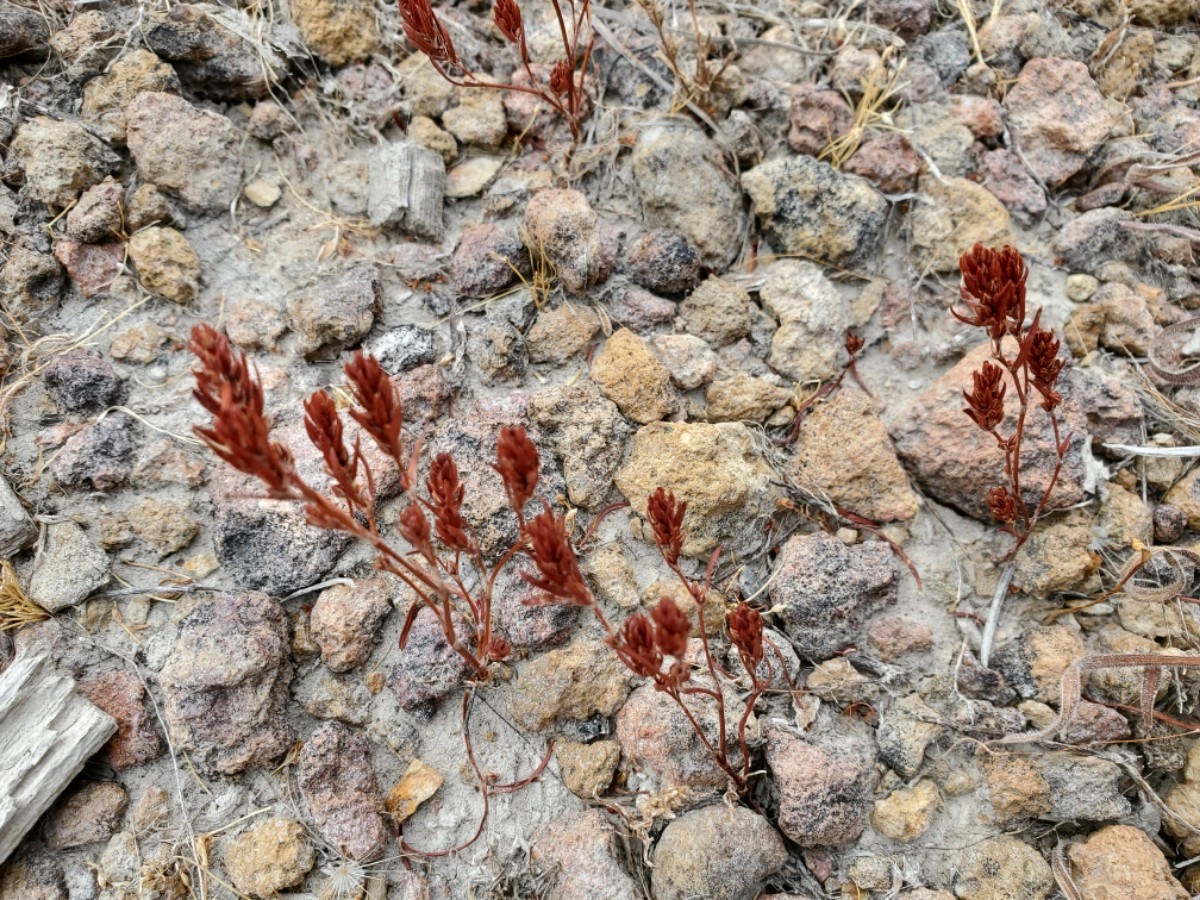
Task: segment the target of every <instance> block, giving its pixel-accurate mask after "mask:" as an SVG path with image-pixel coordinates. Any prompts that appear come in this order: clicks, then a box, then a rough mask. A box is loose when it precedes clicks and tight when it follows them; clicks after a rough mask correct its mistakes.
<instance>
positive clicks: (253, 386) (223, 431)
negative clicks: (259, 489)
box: [188, 323, 295, 499]
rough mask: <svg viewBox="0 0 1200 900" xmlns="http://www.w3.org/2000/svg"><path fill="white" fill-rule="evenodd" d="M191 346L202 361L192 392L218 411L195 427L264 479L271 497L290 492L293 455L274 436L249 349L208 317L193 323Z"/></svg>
mask: <svg viewBox="0 0 1200 900" xmlns="http://www.w3.org/2000/svg"><path fill="white" fill-rule="evenodd" d="M188 348H189V349H190V350H191V351H192V353H193V354H195V356H196V359H197V360H198V361H199V363H200V367H199V368H197V369H194V370H193V372H192V374H193V375H194V376H195V378H196V388H195V390H194V391H193V392H192V396H193V397H195V398H196V400H197V402H199V404H200V405H201V406H202V407H204V409H206V410H207V411H208V412H209V413H211V414H212V416H213V422H212V425H211V426H210V427H208V428H201V427H196V428H195V429H194V430H195V432H196V434H197V435H198V436H199V437H200V439H201V440H203V441H204V443H205V444H207V445H208V447H209V449H211V450H212V451H213V452H214V453H215V454H216V455H217V456H218V457H220V458H221V459H222V460H224V461H225V462H226V463H228V464H229V465H231V466H232V467H233V468H235V469H237V470H238V471H239V472H242V473H244V474H246V475H251V476H253V477H255V478H257V479H258V480H259V481H261V482H262V483H263V484H264V485H265V486H266V488H267V495H268V496H269V497H271V498H274V499H287V498H290V497H291V496H292V488H291V484H292V480H293V479H294V478H295V469H294V466H293V463H292V455H291V453H290V452H289V451H288V449H287V448H286V447H285V446H283V445H282V444H280V443H278V442H275V441H272V440H271V439H270V430H271V429H270V426H269V425H268V424H267V419H266V416H265V415H264V414H263V392H262V385H261V384H260V383H259V381H258V378H257V377H256V376H255V375H254V374H253V373H252V372H251V371H250V364H249V363H248V362H247V361H246V355H245V354H244V353H239V352H237V351H235V350H234V349H233V347H232V346H231V345H230V343H229V339H228V338H227V337H225V335H223V334H221V333H220V332H218V331H217V330H216V329H215V328H213V327H212V326H211V325H207V324H204V323H200V324H198V325H196V326H195V327H194V328H192V334H191V340H190V341H189V342H188Z"/></svg>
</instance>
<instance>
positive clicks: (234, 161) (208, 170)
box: [125, 91, 242, 213]
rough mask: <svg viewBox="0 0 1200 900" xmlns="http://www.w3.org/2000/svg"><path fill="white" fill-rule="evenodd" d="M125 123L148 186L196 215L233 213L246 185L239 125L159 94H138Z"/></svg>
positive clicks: (171, 96) (131, 151)
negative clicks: (243, 183) (179, 202)
mask: <svg viewBox="0 0 1200 900" xmlns="http://www.w3.org/2000/svg"><path fill="white" fill-rule="evenodd" d="M125 118H126V133H125V138H126V142H127V143H128V145H129V152H130V154H132V156H133V160H134V162H135V163H136V164H137V170H138V175H140V176H141V177H142V179H143V180H144V181H148V182H150V183H151V184H154V185H156V186H158V187H159V188H161V189H162V190H163V191H165V192H166V193H168V194H171V195H172V196H175V197H177V198H179V200H180V201H182V202H183V204H184V205H185V206H186V207H187V208H188V209H189V210H191V211H192V212H196V213H221V212H226V211H228V209H229V207H230V204H232V203H233V201H234V199H236V197H237V195H238V188H239V187H240V185H241V180H242V164H241V159H240V156H239V154H238V147H239V145H240V144H241V140H242V136H241V133H240V132H239V131H238V129H237V127H236V126H235V125H234V124H233V122H231V121H230V120H229V119H227V118H225V117H224V116H221V115H218V114H217V113H214V112H210V111H208V110H200V109H197V108H196V107H194V106H192V104H190V103H188V101H186V100H184V99H183V98H182V97H177V96H175V95H174V94H165V93H160V92H154V91H146V92H144V93H141V94H138V95H137V97H135V98H134V99H133V100H132V102H130V104H129V106H128V107H127V108H126V112H125Z"/></svg>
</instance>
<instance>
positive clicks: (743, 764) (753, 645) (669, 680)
mask: <svg viewBox="0 0 1200 900" xmlns="http://www.w3.org/2000/svg"><path fill="white" fill-rule="evenodd" d="M686 513H687V504H686V503H683V502H680V501H678V500H676V499H675V495H674V494H673V493H670V492H668V491H664V490H663V489H662V488H658V489H657V490H655V492H654V493H653V494H652V495H651V496H650V498H649V500H648V502H647V504H646V518H647V519H649V521H650V529H651V533H652V534H653V536H654V543H655V545H656V546H657V547H658V552H659V553H660V554H661V555H662V558H663V561H664V562H665V563H666V564H667V566H668V568H670V569H671V571H672V572H673V573H674V574H675V576H676V577H677V578H678V579H679V581H680V582H681V583H682V584H683V586H684V587H685V588H686V589H687V592H688V595H689V596H690V597H691V599H692V602H693V603H694V604H695V607H696V620H697V629H698V631H699V639H700V653H699V659H698V661H697V662H696V663H695V665H696V666H697V667H698V668H699V669H700V670H701V672H703V674H704V677H703V678H700V679H697V678H693V676H692V664H690V663H689V661H688V660H687V659H686V658H685V657H686V656H687V649H688V648H687V639H688V634H689V632H690V630H691V622H690V620H689V619H688V617H687V616H686V615H685V614H684V613H683V611H682V610H680V608H679V606H678V604H677V603H676V602H675V601H674V600H673V599H672V598H671V597H670V596H669V595H666V594H664V595H663V596H662V597H661V598H660V599H659V601H658V603H657V604H656V605H655V607H654V609H652V610H651V611H650V612H649V613H645V612H640V613H636V614H634V615H633V616H630V617H629V619H628V620H626V622H625V625H624V626H623V627H622V629H621V630H620V632H618V633H615V634H614V633H611V632H610V634H609V637H608V642H609V644H610V645H611V646H612V647H613V649H614V650H615V651H616V653H617V656H618V657H620V659H621V661H622V662H624V663H625V665H626V666H627V667H628V668H629V669H630V671H632V672H634V673H635V674H637V675H640V676H642V677H643V678H649V679H650V680H651V681H652V682H653V683H654V686H655V688H656V689H657V690H659V691H662V692H664V693H666V694H667V695H668V696H670V697H671V698H672V699H673V700H674V701H675V702H676V703H677V704H678V705H679V707H680V709H682V711H683V712H684V714H685V715H686V716H687V719H688V721H689V722H690V723H691V725H692V727H693V729H694V730H695V731H696V734H697V736H698V737H699V738H700V740H701V742H702V743H703V744H704V745H705V746H706V747H707V748H708V750H709V752H710V753H711V754H712V756H713V759H714V760H715V761H716V763H717V765H719V766H720V767H721V769H722V770H723V771H724V772H725V773H726V775H728V776H729V780H730V783H731V784H732V785H733V786H734V787H735V789H736V790H737V791H738V792H739V793H741V794H745V793H746V792H747V790H748V789H749V781H750V765H751V758H750V748H749V740H748V738H747V734H746V727H747V724H748V722H749V719H750V715H751V713H752V712H753V710H754V705H755V704H756V703H757V701H758V698H759V697H761V696H762V693H763V691H764V690H766V687H767V684H768V682H769V681H770V679H771V673H772V672H773V666H772V665H770V664H769V663H768V664H767V665H766V666H763V665H762V663H763V660H764V655H763V622H762V615H761V614H760V613H759V612H758V611H757V610H756V609H754V608H753V607H751V606H749V605H748V604H746V603H740V604H738V605H737V606H736V607H734V609H733V611H732V612H731V613H730V614H729V616H728V618H727V623H728V631H729V639H730V643H731V644H732V645H733V648H734V650H735V651H736V652H737V654H738V656H739V658H740V659H741V661H742V665H743V667H744V668H745V669H746V673H747V675H748V677H749V679H750V683H751V687H750V696H749V697H748V698H747V701H746V707H745V710H744V712H743V714H742V716H741V717H740V719H739V721H738V722H737V724H736V726H733V725H731V723H730V722H729V721H728V718H727V710H726V700H725V694H724V692H723V691H722V690H721V688H720V683H721V682H720V678H721V677H722V674H723V672H724V670H723V669H722V668H721V667H720V666H719V665H718V664H717V661H716V659H715V658H714V656H713V653H712V646H711V643H710V635H709V634H708V626H707V624H706V621H705V613H706V604H709V603H712V602H714V601H713V600H712V599H711V596H710V595H711V590H710V589H711V584H712V575H713V570H714V568H715V566H716V562H717V559H718V557H719V555H720V552H721V548H720V547H718V548H717V549H716V551H714V552H713V554H712V556H711V557H710V559H709V563H708V569H707V570H706V572H705V576H704V581H703V582H696V581H693V580H691V579H690V578H688V577H687V576H686V575H685V574H684V572H683V570H682V569H681V568H680V564H679V556H680V552H681V550H682V548H683V545H684V543H686V541H687V534H686V532H684V530H683V520H684V515H685V514H686ZM668 659H670V664H669V665H668V664H667V660H668ZM780 661H781V662H782V658H781V660H780ZM764 669H765V673H764V671H763V670H764ZM694 698H707V700H708V701H711V702H712V703H713V704H714V706H715V707H716V719H717V725H718V734H717V737H716V740H715V741H714V740H710V739H709V737H708V735H707V734H706V733H705V732H704V729H703V728H702V727H701V726H700V724H699V722H698V721H697V720H696V718H695V717H694V715H693V713H692V710H691V708H690V707H689V705H688V700H689V699H694ZM731 732H732V735H731ZM734 740H736V743H733V741H734ZM734 748H737V749H739V750H740V751H741V760H740V763H739V762H738V761H737V760H736V758H735V757H734V755H733V750H734Z"/></svg>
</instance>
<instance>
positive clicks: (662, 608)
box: [650, 594, 692, 658]
mask: <svg viewBox="0 0 1200 900" xmlns="http://www.w3.org/2000/svg"><path fill="white" fill-rule="evenodd" d="M650 618H651V619H653V620H654V627H655V640H656V641H657V643H658V649H659V650H661V651H662V652H663V654H665V655H666V656H674V657H676V658H679V657H682V656H683V654H684V653H686V652H687V638H688V632H689V631H690V630H691V627H692V626H691V623H690V622H689V621H688V617H687V616H685V615H684V614H683V611H682V610H680V608H679V607H678V606H676V605H675V601H674V600H672V599H671V598H670V596H668V595H667V594H663V596H662V598H661V599H660V600H659V601H658V605H657V606H655V607H654V609H653V610H652V611H651V613H650Z"/></svg>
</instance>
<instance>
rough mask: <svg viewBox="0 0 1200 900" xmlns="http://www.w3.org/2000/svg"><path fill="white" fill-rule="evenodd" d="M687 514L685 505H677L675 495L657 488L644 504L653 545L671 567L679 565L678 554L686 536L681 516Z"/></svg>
mask: <svg viewBox="0 0 1200 900" xmlns="http://www.w3.org/2000/svg"><path fill="white" fill-rule="evenodd" d="M686 512H687V504H686V503H677V502H676V501H675V495H674V494H673V493H669V492H667V491H664V490H663V489H662V488H658V489H656V490H655V491H654V493H653V494H651V495H650V499H649V500H648V501H647V503H646V518H648V519H649V520H650V527H651V529H653V531H654V543H655V544H657V545H658V550H659V552H660V553H662V555H663V559H665V560H666V561H667V562H668V563H670V564H671V565H673V566H674V565H678V564H679V554H680V552H681V551H682V549H683V542H684V541H685V540H686V539H687V535H686V534H685V533H684V530H683V515H684V513H686Z"/></svg>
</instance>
